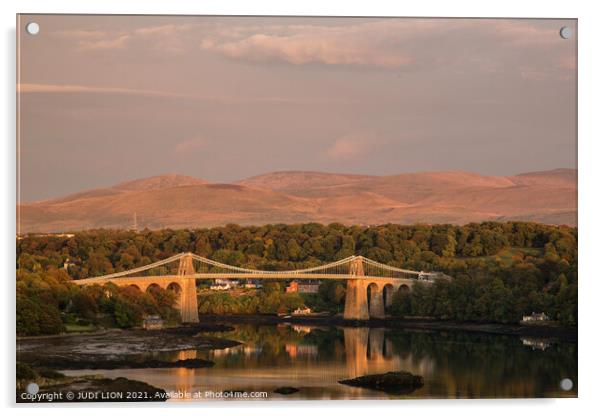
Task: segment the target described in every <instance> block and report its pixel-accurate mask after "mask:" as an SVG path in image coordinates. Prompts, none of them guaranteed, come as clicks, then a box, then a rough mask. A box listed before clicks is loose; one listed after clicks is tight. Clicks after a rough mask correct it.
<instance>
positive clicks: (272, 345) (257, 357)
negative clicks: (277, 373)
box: [223, 324, 344, 368]
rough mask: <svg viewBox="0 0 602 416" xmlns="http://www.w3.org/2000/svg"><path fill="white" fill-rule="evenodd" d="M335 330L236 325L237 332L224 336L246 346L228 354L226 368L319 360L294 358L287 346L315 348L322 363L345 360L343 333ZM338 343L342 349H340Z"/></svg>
mask: <svg viewBox="0 0 602 416" xmlns="http://www.w3.org/2000/svg"><path fill="white" fill-rule="evenodd" d="M339 332H340V331H338V330H336V329H334V328H332V329H327V330H318V329H313V330H312V332H310V333H299V332H297V331H295V330H294V329H293V328H292V327H291V326H289V325H279V326H267V325H254V324H244V325H237V326H236V329H235V330H234V331H231V332H228V333H226V334H224V337H226V338H229V339H232V340H236V341H239V342H242V343H243V345H242V346H240V347H237V348H233V349H230V350H229V351H228V354H229V355H228V360H224V362H223V366H224V367H226V368H235V367H239V366H241V365H244V366H245V367H249V368H254V367H269V366H277V365H290V364H291V363H292V362H293V361H295V362H298V361H299V359H304V360H307V361H315V360H317V357H310V356H304V357H296V359H295V358H293V357H291V354H290V350H289V351H287V348H286V345H291V344H296V345H315V346H316V347H317V351H318V354H317V355H318V356H319V357H320V360H322V359H331V358H334V357H335V356H336V355H338V356H339V358H341V359H342V355H343V354H344V348H343V347H342V346H341V345H340V344H341V343H342V334H340V333H339ZM337 343H338V344H339V347H337Z"/></svg>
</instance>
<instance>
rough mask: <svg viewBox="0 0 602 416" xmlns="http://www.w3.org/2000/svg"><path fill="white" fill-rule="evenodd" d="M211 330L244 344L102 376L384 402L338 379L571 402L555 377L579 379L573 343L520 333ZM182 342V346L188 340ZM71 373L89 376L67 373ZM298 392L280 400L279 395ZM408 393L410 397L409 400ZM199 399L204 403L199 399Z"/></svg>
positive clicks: (430, 391)
mask: <svg viewBox="0 0 602 416" xmlns="http://www.w3.org/2000/svg"><path fill="white" fill-rule="evenodd" d="M232 326H233V327H234V330H233V331H229V332H224V333H222V334H215V333H214V334H212V335H213V336H219V337H223V338H227V339H232V340H237V341H240V342H241V343H242V344H241V345H238V346H235V347H232V348H227V349H223V350H203V349H200V350H187V351H181V352H177V353H173V352H152V353H151V352H149V353H145V354H144V356H148V357H152V358H159V359H165V360H177V359H188V358H201V359H207V360H211V361H213V362H214V363H215V365H214V366H213V367H210V368H198V369H185V368H178V369H169V368H163V369H117V370H98V371H94V373H101V374H103V375H104V376H106V377H110V378H116V377H126V378H129V379H133V380H141V381H144V382H147V383H149V384H151V385H154V386H157V387H161V388H164V389H166V390H167V391H179V392H184V391H187V392H193V393H194V392H206V391H213V392H220V391H247V392H250V391H265V392H268V393H269V397H268V399H286V398H290V399H297V400H298V399H303V398H308V399H386V398H389V397H390V396H389V395H387V394H385V393H383V392H379V391H373V390H368V389H362V388H354V387H350V386H345V385H341V384H339V383H338V382H339V381H340V380H344V379H348V378H353V377H358V376H362V375H366V374H380V373H385V372H388V371H409V372H411V373H413V374H417V375H420V376H423V377H424V380H425V385H424V387H422V388H420V389H418V390H416V391H414V392H412V393H410V394H409V395H407V397H424V398H444V397H447V398H456V397H463V398H484V397H559V396H566V397H575V396H576V394H577V385H575V388H574V389H573V390H572V391H570V392H564V391H562V390H560V387H559V380H561V379H563V378H566V377H568V378H571V379H572V380H575V381H576V380H577V366H576V363H577V344H574V343H565V342H560V341H557V342H554V343H551V344H550V345H549V346H548V347H547V348H546V349H545V351H542V350H534V349H533V348H531V346H529V345H523V343H522V341H521V340H520V338H518V337H512V336H500V335H489V334H478V333H467V332H462V331H458V332H453V331H452V332H431V331H413V330H402V329H392V328H391V329H382V328H366V327H346V328H340V327H315V326H314V327H305V326H301V325H294V326H293V325H287V324H280V325H252V324H234V325H232ZM183 341H185V340H183ZM65 373H66V374H67V375H81V374H90V373H91V371H90V370H77V371H65ZM283 386H293V387H296V388H299V389H300V391H299V392H298V393H295V394H294V395H291V396H281V395H278V394H276V393H273V391H274V390H275V389H277V388H279V387H283ZM404 397H405V396H404ZM200 399H206V397H201V398H200Z"/></svg>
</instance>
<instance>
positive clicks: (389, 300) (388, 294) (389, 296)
mask: <svg viewBox="0 0 602 416" xmlns="http://www.w3.org/2000/svg"><path fill="white" fill-rule="evenodd" d="M394 294H395V288H394V287H393V285H392V284H391V283H387V284H386V285H385V286H384V287H383V298H384V302H385V309H386V308H388V307H389V306H391V305H392V304H393V295H394Z"/></svg>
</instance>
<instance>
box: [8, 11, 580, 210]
mask: <svg viewBox="0 0 602 416" xmlns="http://www.w3.org/2000/svg"><path fill="white" fill-rule="evenodd" d="M31 21H35V22H36V23H38V24H39V26H40V32H39V33H38V34H37V35H35V36H32V35H29V34H27V33H26V32H25V29H24V28H25V25H26V24H27V23H28V22H31ZM18 25H19V27H18V42H19V45H18V55H19V56H18V86H17V91H18V95H19V101H18V103H19V105H18V114H19V119H18V124H19V125H18V131H19V137H18V140H19V151H18V153H19V155H18V156H19V167H20V172H19V182H20V200H21V201H22V202H27V201H33V200H40V199H47V198H52V197H57V196H62V195H67V194H70V193H73V192H77V191H81V190H84V189H93V188H99V187H105V186H112V185H114V184H117V183H119V182H123V181H126V180H131V179H137V178H143V177H148V176H154V175H160V174H165V173H180V174H184V175H191V176H195V177H198V178H202V179H205V180H209V181H212V182H232V181H236V180H240V179H244V178H247V177H250V176H254V175H259V174H263V173H267V172H272V171H281V170H307V171H321V172H340V173H357V174H371V175H393V174H399V173H406V172H424V171H449V170H462V171H469V172H476V173H480V174H485V175H513V174H517V173H523V172H531V171H540V170H548V169H554V168H576V167H577V166H576V151H577V149H576V140H577V137H576V121H577V113H576V94H577V90H576V76H577V74H576V50H577V41H576V37H577V36H576V32H577V28H576V21H575V20H526V19H522V20H510V19H414V18H300V17H209V16H205V17H191V16H95V15H86V16H77V15H21V18H20V20H19V22H18ZM563 26H569V27H571V28H572V29H573V37H572V38H571V39H568V40H567V39H563V38H561V37H560V36H559V29H560V28H561V27H563Z"/></svg>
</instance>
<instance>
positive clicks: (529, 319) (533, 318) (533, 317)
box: [523, 312, 550, 322]
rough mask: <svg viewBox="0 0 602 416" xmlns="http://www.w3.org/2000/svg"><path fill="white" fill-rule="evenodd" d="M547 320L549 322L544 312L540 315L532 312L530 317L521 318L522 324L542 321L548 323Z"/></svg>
mask: <svg viewBox="0 0 602 416" xmlns="http://www.w3.org/2000/svg"><path fill="white" fill-rule="evenodd" d="M549 320H550V318H549V317H548V315H546V314H545V313H544V312H542V313H535V312H533V313H532V314H531V315H525V316H523V322H542V321H549Z"/></svg>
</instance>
